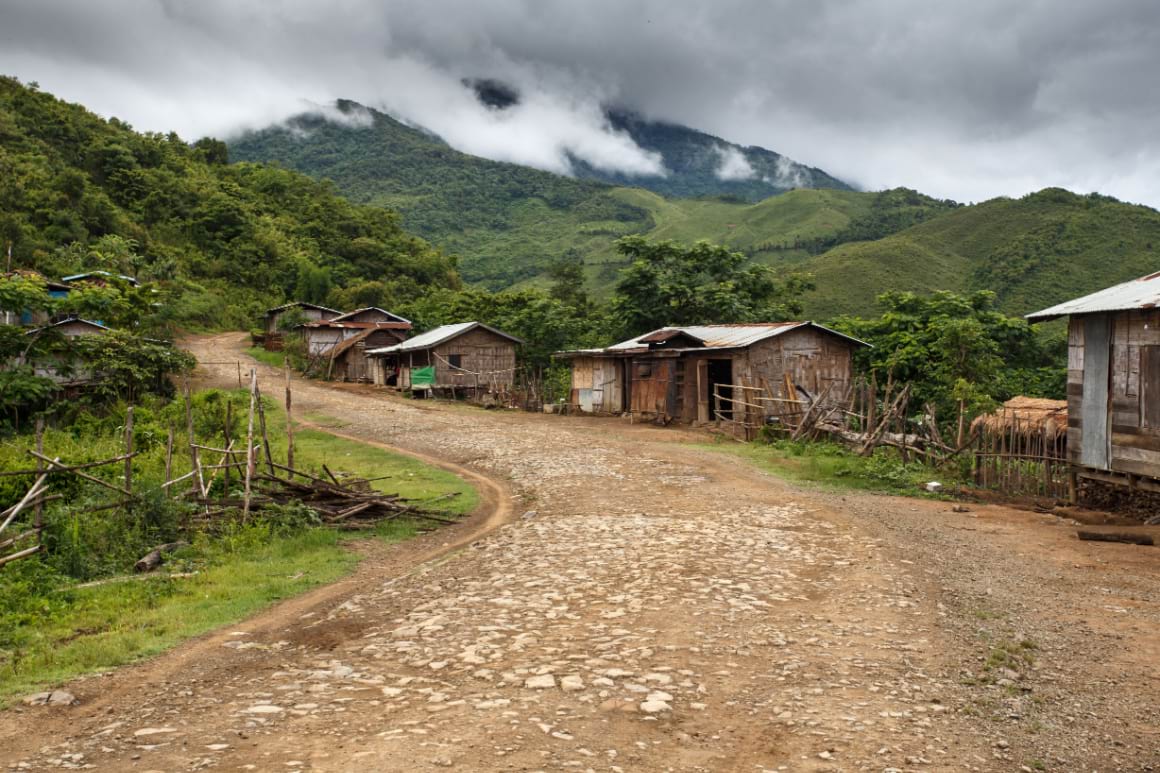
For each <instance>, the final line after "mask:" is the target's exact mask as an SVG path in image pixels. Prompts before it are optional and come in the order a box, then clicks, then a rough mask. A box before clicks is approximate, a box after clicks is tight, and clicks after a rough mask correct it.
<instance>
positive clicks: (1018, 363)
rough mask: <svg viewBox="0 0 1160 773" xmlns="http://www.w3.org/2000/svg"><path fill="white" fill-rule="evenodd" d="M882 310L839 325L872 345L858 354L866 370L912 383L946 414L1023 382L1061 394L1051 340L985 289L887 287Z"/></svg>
mask: <svg viewBox="0 0 1160 773" xmlns="http://www.w3.org/2000/svg"><path fill="white" fill-rule="evenodd" d="M878 303H879V306H880V307H881V308H882V310H883V311H882V315H881V316H879V317H876V318H873V319H863V318H855V317H844V318H841V319H839V320H838V321H837V322H836V323H835V327H837V328H838V329H839V330H842V331H844V332H846V333H849V334H850V335H853V336H856V337H858V338H861V339H863V340H864V341H867V342H868V343H870V344H873V347H874V348H872V349H868V350H862V351H860V352H859V353H858V355H857V357H858V358H859V361H860V362H859V364H860V365H861V366H862V367H863V368H864V369H868V370H876V371H878V372H879V373H880V374H884V375H883V376H882V377H880V378H879V382H880V383H882V381H883V380H884V378H885V374H892V376H893V379H894V381H895V382H898V383H903V382H904V383H908V384H910V385H911V389H912V390H913V391H912V393H913V395H914V398H915V401H916V402H915V404H916V405H920V406H921V405H922V404H923V403H925V402H931V403H933V404H934V405H935V406H936V409H937V410H938V412H939V414H940V415H941V416H943V417H944V418H949V417H951V416H955V415H958V414H960V413H965V414H970V413H974V412H977V411H979V410H982V409H986V408H989V407H990V406H992V405H993V404H994V402H995V401H996V400H1006V399H1008V398H1010V397H1013V396H1014V394H1016V392H1014V391H1013V388H1026V389H1019V391H1021V392H1022V393H1024V394H1030V395H1031V396H1039V397H1062V390H1063V383H1064V378H1063V376H1064V371H1063V370H1062V368H1061V367H1059V366H1058V365H1056V363H1059V362H1063V361H1064V359H1061V358H1059V349H1058V345H1055V346H1052V345H1050V344H1049V343H1047V342H1046V341H1045V340H1044V339H1043V338H1041V337H1040V336H1037V335H1036V332H1035V331H1034V330H1033V329H1032V328H1031V327H1030V326H1029V325H1028V324H1027V322H1026V321H1025V320H1023V319H1020V318H1017V317H1008V316H1006V315H1004V314H1002V313H1001V312H999V311H996V310H995V308H994V304H995V295H994V293H991V292H988V291H981V292H977V293H972V294H971V295H957V294H955V293H951V292H945V291H943V292H936V293H933V294H931V295H929V296H921V295H918V294H916V293H910V292H889V293H884V294H883V295H881V296H879V298H878Z"/></svg>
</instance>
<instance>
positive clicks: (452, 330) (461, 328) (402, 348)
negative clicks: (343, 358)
mask: <svg viewBox="0 0 1160 773" xmlns="http://www.w3.org/2000/svg"><path fill="white" fill-rule="evenodd" d="M477 327H481V328H483V329H484V330H490V331H491V332H493V333H495V334H496V335H501V336H503V337H504V338H509V339H511V340H512V341H514V342H515V343H517V344H522V343H523V341H521V340H520V339H518V338H516V337H515V336H513V335H508V334H507V333H505V332H503V331H502V330H496V329H495V328H494V327H491V326H490V325H485V324H483V323H482V322H457V323H456V324H454V325H440V326H439V327H437V328H435V329H434V330H428V331H427V332H426V333H420V334H419V335H417V336H415V337H414V338H408V339H407V340H406V341H403V343H401V344H395V345H394V346H384V347H381V348H378V349H367V351H366V353H367V354H393V353H395V352H414V351H419V350H421V349H430V348H431V347H433V346H438V345H439V344H441V343H443V342H444V341H449V340H451V339H452V338H455V337H456V336H460V335H463V334H464V333H466V332H468V331H469V330H473V329H475V328H477Z"/></svg>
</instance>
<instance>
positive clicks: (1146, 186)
mask: <svg viewBox="0 0 1160 773" xmlns="http://www.w3.org/2000/svg"><path fill="white" fill-rule="evenodd" d="M0 71H2V72H5V73H8V74H12V75H15V76H17V77H19V78H21V79H23V80H25V81H29V80H34V81H39V82H40V83H42V84H43V85H44V86H45V88H47V89H50V90H52V91H53V92H55V93H58V94H60V95H62V96H64V97H66V98H68V99H72V100H77V101H81V102H84V103H85V104H87V105H90V106H92V107H93V108H94V109H96V110H98V111H99V112H101V113H104V114H108V115H117V116H119V117H121V118H124V119H126V120H128V121H130V122H131V123H133V124H134V125H136V126H138V127H139V128H143V129H150V130H159V131H165V130H170V129H176V130H177V131H179V132H181V133H183V134H185V135H187V136H191V137H194V136H197V135H201V134H216V135H222V134H227V133H229V132H232V131H235V130H237V129H240V128H245V127H258V126H262V125H266V124H269V123H272V122H276V121H279V120H283V119H285V118H287V117H288V116H291V115H293V114H296V113H300V112H302V110H303V109H304V108H305V107H306V106H307V104H308V103H315V104H327V103H329V102H331V101H333V100H334V99H335V98H338V97H347V98H350V99H354V100H357V101H359V102H362V103H365V104H368V105H372V106H376V107H383V108H385V109H387V110H388V111H390V112H392V113H395V114H397V115H399V116H400V117H402V118H405V119H407V120H410V121H412V122H414V123H416V124H419V125H423V126H427V127H429V128H431V129H432V130H434V131H436V132H438V133H439V134H440V135H442V136H444V137H445V138H446V139H447V140H448V141H449V142H450V143H451V144H452V145H454V146H455V147H458V148H460V149H463V150H466V151H468V152H472V153H479V154H482V155H486V156H489V157H491V158H497V159H504V160H510V161H517V162H519V163H526V164H532V165H535V166H539V167H541V168H545V169H553V170H556V171H563V170H566V169H567V168H568V164H569V157H575V158H578V159H583V160H584V161H586V162H587V163H589V164H591V165H593V166H594V167H598V168H604V169H611V170H617V171H620V172H622V173H626V174H656V173H658V172H659V171H660V170H659V169H658V163H659V162H658V159H656V158H655V156H652V155H650V154H649V153H648V152H646V151H644V150H643V149H641V148H640V147H638V146H636V145H635V144H634V143H632V142H631V140H629V139H628V138H627V137H625V136H624V135H623V134H621V133H619V132H617V131H615V130H613V129H611V128H610V127H609V126H608V124H607V123H606V121H605V120H604V116H603V114H602V112H601V109H600V108H601V106H602V105H605V104H616V105H625V106H629V107H631V108H632V109H634V110H636V111H638V112H641V113H643V114H645V115H646V116H648V117H651V118H658V119H662V120H666V121H670V122H676V123H682V124H686V125H690V126H694V127H697V128H699V129H703V130H706V131H708V132H710V133H712V134H715V135H717V136H721V137H725V138H727V139H729V140H732V141H736V142H740V143H741V144H743V145H762V146H765V147H770V148H774V149H776V150H777V151H779V152H781V153H785V154H787V155H789V156H791V157H793V158H795V159H798V160H801V161H803V162H804V163H806V164H811V165H819V166H824V167H825V168H826V169H828V170H830V171H832V172H833V173H835V174H837V175H838V176H840V177H845V178H848V179H852V180H854V181H856V182H859V183H861V184H863V185H865V186H868V187H882V186H891V185H899V184H905V185H910V186H913V187H918V188H922V189H924V190H927V191H929V192H931V193H935V194H938V195H943V196H953V197H956V198H959V199H964V200H970V199H979V198H983V197H987V196H993V195H997V194H1002V193H1007V194H1012V195H1017V194H1021V193H1023V192H1025V191H1028V190H1031V189H1036V188H1041V187H1043V186H1046V185H1053V184H1054V185H1062V186H1066V187H1070V188H1073V189H1077V190H1091V189H1099V190H1102V191H1104V192H1107V193H1111V194H1113V195H1117V196H1120V197H1123V198H1127V199H1130V200H1138V201H1145V202H1149V203H1152V204H1154V205H1155V204H1160V182H1158V181H1160V139H1158V138H1157V135H1156V133H1155V131H1154V127H1155V126H1156V125H1160V79H1156V78H1155V77H1154V75H1153V74H1154V73H1155V72H1157V71H1160V6H1158V5H1157V4H1155V3H1153V2H1150V0H1106V1H1105V2H1101V3H1098V4H1097V3H1090V2H1084V1H1083V0H1050V1H1049V0H1028V2H1024V3H1019V4H1015V5H1012V4H1011V3H1009V2H1007V1H1006V0H957V1H955V2H945V3H924V2H919V0H855V1H854V2H837V1H836V0H820V2H815V3H798V2H792V1H791V0H772V1H769V0H720V2H716V3H712V4H706V3H693V2H691V1H690V2H676V3H674V2H671V1H669V2H662V0H637V1H636V2H632V3H624V2H620V1H616V2H614V0H590V2H586V3H571V2H565V0H540V1H539V2H534V3H533V2H529V1H528V0H443V1H442V2H417V1H416V0H410V1H404V0H338V1H337V2H332V3H325V4H322V3H315V2H307V1H306V0H277V1H275V2H256V1H254V2H241V1H240V0H235V1H233V2H230V1H228V0H204V1H203V2H198V3H182V2H177V1H176V0H153V2H149V1H148V0H93V1H92V2H87V3H76V2H68V1H66V0H39V2H35V3H33V2H22V1H21V0H0ZM474 78H493V79H496V80H498V81H501V82H503V83H507V84H511V85H512V86H514V87H515V88H516V89H517V90H518V92H519V95H520V100H519V102H518V104H515V105H512V106H511V107H509V108H507V109H504V110H495V109H492V108H489V107H487V106H484V105H481V104H480V103H479V100H478V99H476V98H475V94H474V93H473V90H472V89H471V87H470V86H468V85H466V84H465V83H464V79H474ZM723 171H724V170H723ZM742 171H743V170H742Z"/></svg>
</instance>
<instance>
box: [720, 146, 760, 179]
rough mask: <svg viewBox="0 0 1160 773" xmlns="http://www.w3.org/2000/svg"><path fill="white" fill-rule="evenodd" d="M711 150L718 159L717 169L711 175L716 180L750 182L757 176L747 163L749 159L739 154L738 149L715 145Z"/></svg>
mask: <svg viewBox="0 0 1160 773" xmlns="http://www.w3.org/2000/svg"><path fill="white" fill-rule="evenodd" d="M713 150H714V152H716V154H717V157H718V158H719V159H720V162H719V163H718V164H717V168H716V169H715V170H713V174H714V175H716V177H717V179H718V180H725V181H741V180H752V179H753V178H754V177H756V176H757V172H756V170H754V168H753V165H752V164H750V163H749V159H747V158H746V157H745V154H744V153H742V152H741V149H740V148H735V147H731V146H726V145H716V146H714V148H713Z"/></svg>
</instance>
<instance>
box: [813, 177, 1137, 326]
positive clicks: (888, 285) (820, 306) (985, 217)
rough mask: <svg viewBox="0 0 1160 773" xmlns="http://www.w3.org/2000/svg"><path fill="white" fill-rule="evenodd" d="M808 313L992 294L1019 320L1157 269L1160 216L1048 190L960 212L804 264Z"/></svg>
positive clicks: (856, 310)
mask: <svg viewBox="0 0 1160 773" xmlns="http://www.w3.org/2000/svg"><path fill="white" fill-rule="evenodd" d="M802 268H804V269H806V270H809V271H810V272H812V273H813V274H814V276H815V278H816V281H817V285H818V290H817V292H816V293H813V294H812V295H811V296H810V297H809V298H808V299H807V301H806V305H807V307H808V309H809V310H810V312H812V313H815V314H821V315H830V314H834V313H843V312H846V313H865V312H866V311H867V310H868V309H870V308H872V305H873V301H874V297H875V296H876V295H878V294H879V293H881V292H884V291H885V290H890V289H897V290H915V291H927V290H936V289H942V290H957V291H968V290H984V289H985V290H993V291H994V292H996V293H997V295H998V301H999V307H1000V308H1001V309H1003V310H1004V311H1007V312H1009V313H1012V314H1026V313H1029V312H1031V311H1035V310H1037V309H1040V308H1044V307H1046V306H1050V305H1052V304H1055V303H1059V302H1061V301H1064V300H1067V299H1069V298H1074V297H1076V296H1079V295H1083V294H1085V293H1089V292H1093V291H1095V290H1098V289H1101V288H1103V287H1107V286H1109V285H1112V284H1115V283H1117V282H1122V281H1126V280H1128V279H1132V278H1134V277H1137V276H1142V275H1144V274H1147V273H1149V272H1152V271H1156V270H1157V269H1160V212H1157V211H1156V210H1154V209H1151V208H1149V207H1144V206H1138V205H1132V204H1125V203H1122V202H1119V201H1116V200H1115V199H1111V198H1108V197H1105V196H1099V195H1095V194H1093V195H1088V196H1079V195H1076V194H1073V193H1069V192H1068V191H1065V190H1061V189H1058V188H1047V189H1045V190H1042V191H1039V192H1038V193H1033V194H1030V195H1028V196H1025V197H1023V198H1021V199H1017V200H1014V199H1006V198H1000V199H993V200H991V201H986V202H983V203H981V204H977V205H974V206H970V207H961V208H958V209H955V210H954V211H951V212H948V213H946V214H943V215H941V216H940V217H937V218H935V219H933V220H930V221H929V222H925V223H922V224H920V225H916V226H914V227H911V228H908V229H906V230H903V231H901V232H899V233H896V234H894V235H892V236H887V237H885V238H881V239H878V240H875V241H866V242H857V243H849V244H843V245H840V246H838V247H835V248H834V249H832V250H829V251H828V252H825V253H823V254H821V255H817V256H814V257H811V258H809V259H807V260H806V261H803V263H802Z"/></svg>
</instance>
